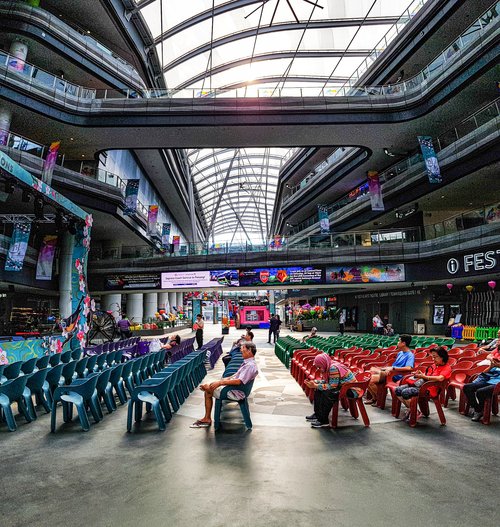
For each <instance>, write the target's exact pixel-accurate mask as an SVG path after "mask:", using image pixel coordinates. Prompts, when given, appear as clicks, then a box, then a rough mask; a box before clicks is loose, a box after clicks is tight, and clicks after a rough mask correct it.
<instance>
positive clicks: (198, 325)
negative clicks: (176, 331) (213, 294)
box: [193, 315, 205, 349]
mask: <svg viewBox="0 0 500 527" xmlns="http://www.w3.org/2000/svg"><path fill="white" fill-rule="evenodd" d="M204 327H205V322H204V321H203V317H202V316H201V315H196V322H195V323H194V325H193V329H194V330H195V331H196V335H195V337H196V344H197V345H198V349H200V348H201V347H202V346H203V328H204Z"/></svg>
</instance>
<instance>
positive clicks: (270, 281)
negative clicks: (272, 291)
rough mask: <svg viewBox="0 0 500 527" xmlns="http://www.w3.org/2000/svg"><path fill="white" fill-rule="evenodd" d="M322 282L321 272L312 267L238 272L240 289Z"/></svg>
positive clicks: (258, 269)
mask: <svg viewBox="0 0 500 527" xmlns="http://www.w3.org/2000/svg"><path fill="white" fill-rule="evenodd" d="M322 282H323V271H322V270H321V269H317V268H314V267H273V268H257V269H249V270H246V271H241V270H240V286H241V287H258V286H266V285H268V286H269V285H311V284H321V283H322Z"/></svg>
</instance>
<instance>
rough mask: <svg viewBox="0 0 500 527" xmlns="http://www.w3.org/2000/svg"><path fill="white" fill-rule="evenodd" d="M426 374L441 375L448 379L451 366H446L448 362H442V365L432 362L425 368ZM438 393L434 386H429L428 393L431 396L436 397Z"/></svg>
mask: <svg viewBox="0 0 500 527" xmlns="http://www.w3.org/2000/svg"><path fill="white" fill-rule="evenodd" d="M426 375H430V376H432V377H439V376H441V375H442V376H443V377H444V380H446V379H449V378H450V377H451V366H448V364H443V365H442V366H436V365H435V364H433V365H432V366H429V367H428V368H427V373H426ZM437 394H438V390H437V388H436V386H431V387H430V388H429V395H430V396H431V397H436V396H437Z"/></svg>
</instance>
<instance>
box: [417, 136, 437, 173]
mask: <svg viewBox="0 0 500 527" xmlns="http://www.w3.org/2000/svg"><path fill="white" fill-rule="evenodd" d="M418 142H419V144H420V150H422V155H423V156H424V162H425V167H426V168H427V176H428V178H429V183H442V182H443V179H442V178H441V170H440V168H439V163H438V159H437V157H436V152H435V151H434V145H433V144H432V137H430V136H429V135H419V136H418Z"/></svg>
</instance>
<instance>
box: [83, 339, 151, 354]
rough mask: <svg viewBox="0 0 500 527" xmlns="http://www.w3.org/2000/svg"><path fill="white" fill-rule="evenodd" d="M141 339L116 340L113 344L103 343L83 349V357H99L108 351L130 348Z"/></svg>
mask: <svg viewBox="0 0 500 527" xmlns="http://www.w3.org/2000/svg"><path fill="white" fill-rule="evenodd" d="M140 340H141V337H130V338H128V339H121V340H116V341H114V342H104V343H103V344H97V345H96V346H89V347H86V348H85V349H84V352H85V355H100V354H101V353H108V352H109V351H118V350H121V349H123V348H131V347H132V346H136V345H137V344H139V342H140Z"/></svg>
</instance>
